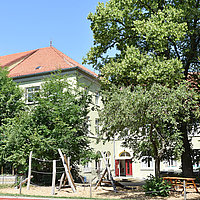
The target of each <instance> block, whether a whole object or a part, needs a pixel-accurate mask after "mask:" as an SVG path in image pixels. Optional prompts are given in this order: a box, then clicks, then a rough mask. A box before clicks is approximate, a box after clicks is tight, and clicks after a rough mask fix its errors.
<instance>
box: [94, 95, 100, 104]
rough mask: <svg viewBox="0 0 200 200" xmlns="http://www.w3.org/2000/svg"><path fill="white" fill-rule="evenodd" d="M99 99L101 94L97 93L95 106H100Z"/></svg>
mask: <svg viewBox="0 0 200 200" xmlns="http://www.w3.org/2000/svg"><path fill="white" fill-rule="evenodd" d="M99 97H100V94H99V92H96V94H95V104H96V105H99Z"/></svg>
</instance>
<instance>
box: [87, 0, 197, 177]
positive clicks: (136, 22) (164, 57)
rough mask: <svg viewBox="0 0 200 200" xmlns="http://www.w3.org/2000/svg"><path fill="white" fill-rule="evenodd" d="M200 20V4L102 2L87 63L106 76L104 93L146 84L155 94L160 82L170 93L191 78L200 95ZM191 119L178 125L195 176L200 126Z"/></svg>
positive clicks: (185, 160) (187, 166) (185, 163)
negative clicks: (191, 135)
mask: <svg viewBox="0 0 200 200" xmlns="http://www.w3.org/2000/svg"><path fill="white" fill-rule="evenodd" d="M199 16H200V2H199V0H186V1H181V0H178V1H177V0H176V1H175V0H170V1H167V0H155V1H153V0H150V1H147V0H109V1H108V2H106V3H105V4H104V3H99V4H98V6H97V8H96V12H95V13H90V14H89V15H88V19H89V20H90V21H91V30H92V31H93V37H94V46H93V47H92V48H91V49H90V51H89V52H88V54H87V57H86V58H85V60H84V62H86V63H88V64H91V65H92V66H93V67H94V68H95V69H98V70H99V71H100V78H101V81H102V84H103V85H102V86H103V89H108V90H112V89H111V88H112V84H114V85H116V86H117V87H118V88H121V87H124V86H125V87H128V86H132V87H131V88H133V87H135V86H137V85H140V86H143V88H145V89H146V90H149V91H151V89H152V86H153V85H154V83H156V84H160V87H161V86H163V87H162V89H163V91H164V90H165V89H164V87H165V86H166V87H169V88H173V87H174V86H175V87H176V88H178V87H179V86H178V85H179V84H180V83H181V82H182V81H183V80H184V79H189V80H190V81H191V80H192V81H191V82H192V83H195V84H194V85H195V89H197V91H198V92H199V69H200V62H199V59H200V52H199V49H200V23H199V22H200V18H199ZM110 95H111V94H110ZM196 95H197V94H196ZM132 98H133V97H132ZM141 98H142V96H141ZM138 101H139V102H140V101H141V99H139V98H138ZM155 101H156V100H155ZM108 103H109V104H110V106H111V105H112V104H113V102H111V101H110V102H108ZM198 109H199V108H198ZM190 114H191V116H190V121H187V122H186V121H184V117H183V115H184V113H180V115H179V122H178V123H179V127H178V128H179V131H180V132H181V133H182V135H181V136H182V142H183V147H184V151H183V153H182V169H183V173H184V175H185V176H191V175H192V159H191V146H190V142H189V139H188V131H189V130H190V128H191V124H192V125H194V124H195V123H198V118H193V114H192V113H190ZM138 115H139V114H138ZM113 119H115V118H113ZM125 120H126V119H125ZM176 120H178V119H176ZM116 126H117V124H116ZM165 131H166V130H165Z"/></svg>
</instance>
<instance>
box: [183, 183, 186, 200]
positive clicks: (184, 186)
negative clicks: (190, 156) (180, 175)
mask: <svg viewBox="0 0 200 200" xmlns="http://www.w3.org/2000/svg"><path fill="white" fill-rule="evenodd" d="M183 189H184V200H186V185H185V180H184V181H183Z"/></svg>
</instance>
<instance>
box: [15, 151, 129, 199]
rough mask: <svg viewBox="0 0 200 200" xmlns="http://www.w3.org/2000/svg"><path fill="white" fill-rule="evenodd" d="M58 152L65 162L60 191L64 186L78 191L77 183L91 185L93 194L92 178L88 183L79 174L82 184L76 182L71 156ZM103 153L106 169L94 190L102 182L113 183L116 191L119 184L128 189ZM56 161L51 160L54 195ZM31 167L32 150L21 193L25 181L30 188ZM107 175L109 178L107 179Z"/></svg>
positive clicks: (21, 183) (53, 191)
mask: <svg viewBox="0 0 200 200" xmlns="http://www.w3.org/2000/svg"><path fill="white" fill-rule="evenodd" d="M58 152H59V155H60V158H61V161H62V164H63V168H64V172H63V173H62V175H61V178H60V180H59V181H60V183H59V186H58V187H57V189H58V191H60V190H61V189H62V188H64V187H66V186H68V187H70V188H71V189H72V191H73V193H76V192H77V189H76V185H79V186H80V185H81V186H83V187H85V186H89V187H90V193H91V194H90V196H92V180H90V183H89V184H86V183H85V181H84V179H83V177H81V176H79V177H80V178H81V181H82V184H78V183H76V184H75V182H74V179H73V177H72V174H71V167H70V158H69V157H66V155H63V153H62V151H61V150H60V149H58ZM101 155H102V158H103V161H104V163H105V169H104V170H103V173H102V174H101V176H100V177H99V179H98V181H97V183H96V185H95V187H94V190H96V189H97V188H98V187H99V186H100V185H101V183H104V184H107V185H111V186H112V187H113V191H114V192H115V193H116V192H117V188H116V186H119V187H122V188H124V189H126V187H125V186H124V185H122V184H120V183H119V182H116V181H115V180H114V179H113V177H112V173H111V170H110V166H109V164H108V162H107V160H106V158H105V155H104V153H103V152H101ZM38 160H39V159H38ZM56 161H57V160H53V161H51V162H53V170H52V192H51V194H52V195H55V189H56ZM49 162H50V161H49ZM31 167H32V152H30V156H29V169H28V177H27V178H25V179H24V180H20V184H19V185H18V186H17V188H19V189H20V194H21V188H22V185H23V184H24V183H27V190H30V182H31V179H32V178H33V175H32V169H31ZM105 177H107V179H105ZM95 178H97V176H95V177H94V178H93V180H94V179H95ZM127 189H128V188H127Z"/></svg>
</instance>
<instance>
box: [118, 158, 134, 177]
mask: <svg viewBox="0 0 200 200" xmlns="http://www.w3.org/2000/svg"><path fill="white" fill-rule="evenodd" d="M120 161H121V163H120ZM120 161H119V160H115V176H119V175H120V176H122V169H121V168H122V166H120V165H122V164H123V163H124V162H125V172H126V174H124V175H126V176H131V175H133V172H132V160H131V159H127V160H120ZM123 165H124V164H123ZM119 167H120V169H121V170H120V172H121V173H120V174H119ZM124 175H123V176H124Z"/></svg>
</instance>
